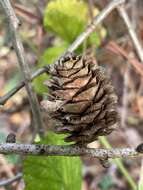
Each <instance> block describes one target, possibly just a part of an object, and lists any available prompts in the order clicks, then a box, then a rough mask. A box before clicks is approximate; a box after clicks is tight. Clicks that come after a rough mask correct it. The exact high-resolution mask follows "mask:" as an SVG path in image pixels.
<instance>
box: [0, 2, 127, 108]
mask: <svg viewBox="0 0 143 190" xmlns="http://www.w3.org/2000/svg"><path fill="white" fill-rule="evenodd" d="M123 3H125V0H113V1H111V2H110V3H109V4H108V5H107V6H106V7H105V8H104V9H103V10H102V11H101V12H100V14H99V15H98V16H97V17H95V18H94V19H93V21H92V23H91V24H90V25H89V26H88V27H87V29H86V30H85V32H83V33H82V34H80V36H79V37H77V39H76V40H75V41H74V42H73V43H72V44H71V45H70V46H69V48H68V49H67V50H66V52H65V53H67V52H73V51H74V50H76V49H77V48H78V47H79V46H80V45H81V44H82V42H83V41H84V40H86V38H88V37H89V35H90V34H91V33H92V32H94V30H95V29H96V27H97V25H98V24H100V23H101V22H102V21H103V20H104V19H105V18H106V16H108V14H109V13H110V12H111V11H112V10H113V9H115V8H116V7H118V6H119V5H120V4H123ZM65 53H64V54H65ZM64 54H63V55H64ZM56 63H57V61H55V64H56ZM52 66H53V64H52V65H50V67H52ZM42 69H43V72H42V73H44V72H46V71H47V70H46V69H44V68H42ZM37 72H38V71H37ZM42 73H41V74H42ZM33 75H35V77H33V76H32V77H31V79H30V80H33V79H34V78H36V77H37V76H38V75H39V74H38V75H36V72H35V73H34V74H33ZM24 85H25V83H24V82H21V83H19V84H18V85H17V86H16V87H14V88H13V89H12V90H11V91H10V92H8V93H7V94H6V95H4V96H3V97H1V98H0V105H4V104H5V103H6V101H7V100H8V99H9V98H10V97H12V96H13V95H14V94H15V93H16V92H17V91H19V90H20V89H21V88H22V87H23V86H24Z"/></svg>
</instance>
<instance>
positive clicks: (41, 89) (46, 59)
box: [33, 43, 67, 94]
mask: <svg viewBox="0 0 143 190" xmlns="http://www.w3.org/2000/svg"><path fill="white" fill-rule="evenodd" d="M66 48H67V44H65V43H64V44H62V45H60V46H57V47H51V48H48V49H46V50H45V51H44V53H43V55H42V56H41V58H40V59H39V63H38V65H37V67H38V68H41V67H43V66H46V65H48V64H51V63H53V62H54V61H55V60H56V59H57V58H58V56H59V55H61V54H62V53H63V52H64V51H65V49H66ZM36 69H37V68H36ZM46 79H48V75H47V74H43V75H41V76H39V77H37V78H36V79H35V80H34V82H33V85H34V89H35V91H36V92H37V93H39V94H43V93H46V92H47V88H46V87H45V85H44V84H43V82H44V81H45V80H46Z"/></svg>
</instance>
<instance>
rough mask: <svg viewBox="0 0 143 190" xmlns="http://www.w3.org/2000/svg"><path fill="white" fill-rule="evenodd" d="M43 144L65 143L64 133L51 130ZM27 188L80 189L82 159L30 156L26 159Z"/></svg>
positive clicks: (40, 189) (51, 189) (43, 189)
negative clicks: (60, 133) (55, 132)
mask: <svg viewBox="0 0 143 190" xmlns="http://www.w3.org/2000/svg"><path fill="white" fill-rule="evenodd" d="M41 143H42V144H57V145H61V144H62V145H63V144H65V143H64V142H63V135H56V134H54V133H51V132H49V133H48V136H47V137H46V138H45V139H44V140H43V141H41ZM24 179H25V183H26V189H25V190H35V189H38V190H73V189H74V190H80V189H81V161H80V158H78V157H62V156H49V157H44V156H38V157H37V156H35V157H34V156H28V157H27V159H26V160H25V161H24Z"/></svg>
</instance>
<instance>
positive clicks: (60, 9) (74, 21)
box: [44, 0, 87, 43]
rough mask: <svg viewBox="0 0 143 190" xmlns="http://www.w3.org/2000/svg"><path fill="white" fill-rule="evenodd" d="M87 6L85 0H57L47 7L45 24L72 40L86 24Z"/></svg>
mask: <svg viewBox="0 0 143 190" xmlns="http://www.w3.org/2000/svg"><path fill="white" fill-rule="evenodd" d="M85 15H86V16H87V6H86V4H85V3H84V2H83V1H77V0H70V1H69V0H56V1H51V2H50V3H48V5H47V7H46V9H45V15H44V25H45V28H46V29H47V30H51V31H52V32H54V33H55V34H57V35H58V36H59V37H61V38H62V39H64V40H65V41H67V42H70V43H71V42H72V41H73V40H74V39H75V38H76V37H77V36H78V35H79V34H80V33H81V32H82V31H83V30H84V27H85V26H86V25H85V24H86V20H85Z"/></svg>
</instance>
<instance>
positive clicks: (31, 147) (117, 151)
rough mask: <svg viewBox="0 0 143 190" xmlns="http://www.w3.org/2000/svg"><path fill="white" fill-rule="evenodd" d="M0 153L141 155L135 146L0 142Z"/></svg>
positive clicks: (99, 155)
mask: <svg viewBox="0 0 143 190" xmlns="http://www.w3.org/2000/svg"><path fill="white" fill-rule="evenodd" d="M0 153H3V154H23V155H34V156H38V155H41V156H57V155H58V156H90V157H96V158H100V159H104V158H106V159H107V158H129V157H136V156H141V155H142V154H143V152H137V151H136V149H135V148H112V149H94V148H86V147H82V146H78V145H65V146H60V145H42V144H17V143H2V144H0Z"/></svg>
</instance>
